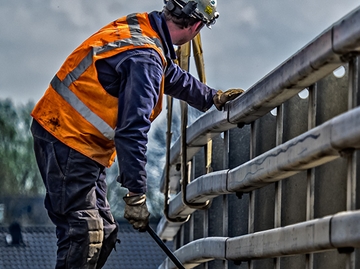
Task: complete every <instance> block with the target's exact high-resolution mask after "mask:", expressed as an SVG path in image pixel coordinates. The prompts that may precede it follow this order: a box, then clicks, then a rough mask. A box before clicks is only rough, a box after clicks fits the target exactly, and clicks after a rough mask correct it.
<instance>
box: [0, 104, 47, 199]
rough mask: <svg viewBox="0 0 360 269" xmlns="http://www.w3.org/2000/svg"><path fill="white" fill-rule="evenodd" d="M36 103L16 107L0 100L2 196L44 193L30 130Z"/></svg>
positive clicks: (0, 189) (0, 174) (0, 173)
mask: <svg viewBox="0 0 360 269" xmlns="http://www.w3.org/2000/svg"><path fill="white" fill-rule="evenodd" d="M33 107H34V103H33V102H28V103H27V104H25V105H20V106H17V107H15V105H14V104H13V102H12V101H11V100H10V99H5V100H0V184H1V188H0V195H1V196H5V195H6V196H8V195H26V196H36V195H39V194H43V193H44V192H45V188H44V187H43V183H42V179H41V176H40V173H39V172H38V168H37V165H36V162H35V156H34V151H33V140H32V136H31V133H30V124H31V116H30V112H31V110H32V109H33Z"/></svg>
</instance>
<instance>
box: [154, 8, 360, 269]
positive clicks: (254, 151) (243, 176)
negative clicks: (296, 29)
mask: <svg viewBox="0 0 360 269" xmlns="http://www.w3.org/2000/svg"><path fill="white" fill-rule="evenodd" d="M359 54H360V7H359V8H357V9H356V10H354V11H353V12H352V13H351V14H349V15H348V16H346V17H344V18H343V19H341V20H340V21H338V22H337V23H335V24H333V25H332V26H331V27H330V28H328V29H327V30H325V31H324V32H323V33H322V34H321V35H319V36H318V37H317V38H316V39H315V40H313V41H312V42H310V43H309V44H308V45H306V46H305V47H304V48H303V49H302V50H300V51H299V52H297V53H296V54H295V55H293V56H292V57H290V58H289V59H288V60H287V61H285V62H284V63H283V64H281V65H280V66H279V67H278V68H276V69H275V70H274V71H273V72H271V73H270V74H269V75H268V76H266V77H265V78H264V79H262V80H261V81H259V82H258V83H256V84H255V85H254V86H253V87H251V88H250V89H248V90H247V91H246V92H245V93H244V94H243V95H242V96H240V97H239V98H237V99H235V100H234V101H232V102H230V103H228V104H227V105H226V107H225V111H223V112H218V111H216V110H211V111H209V112H207V113H205V114H203V115H202V116H201V117H199V118H198V119H197V120H196V121H195V122H194V123H193V124H191V125H190V126H187V128H186V129H185V130H186V131H185V135H186V136H185V137H180V138H179V139H178V140H177V141H176V142H175V143H174V145H173V146H172V147H171V149H170V152H169V154H168V156H167V164H168V166H167V167H165V169H164V171H166V173H164V174H166V175H167V176H164V177H163V180H162V185H161V189H162V191H163V192H164V193H166V195H168V196H169V197H167V199H166V216H167V217H164V218H163V219H162V220H161V221H160V223H159V224H158V227H157V233H158V235H159V236H160V237H161V238H162V239H163V240H174V247H175V249H176V251H175V254H176V256H177V257H178V258H179V259H180V260H181V262H182V263H183V264H184V265H185V266H186V268H194V267H196V268H250V269H257V268H259V269H260V268H261V269H267V268H276V269H280V268H291V269H297V268H308V269H313V268H316V269H333V268H334V269H340V268H344V269H345V268H346V269H355V268H360V251H359V250H358V248H359V247H360V224H359V223H360V191H357V189H358V188H359V186H360V184H358V176H357V173H358V170H359V168H360V159H359V157H358V155H359V151H358V149H359V148H360V107H358V106H359V104H360V92H359V91H360V71H359V60H360V57H358V55H359ZM341 66H343V68H344V70H345V74H344V76H342V77H336V76H334V74H333V73H332V72H333V71H334V70H335V69H337V68H338V67H341ZM304 89H305V91H306V93H307V97H305V98H301V97H300V96H299V93H304ZM301 96H302V95H301ZM271 112H272V113H271ZM273 114H276V115H275V116H274V115H273ZM209 142H211V143H209ZM209 147H211V148H210V149H211V151H209ZM184 151H186V154H185V155H184ZM181 153H182V154H181ZM210 153H211V169H209V163H210V162H209V160H208V157H209V154H210ZM184 166H186V168H187V169H186V170H185V169H184ZM179 167H180V169H179ZM181 169H183V170H184V171H182V175H181V177H182V180H184V173H187V176H188V177H189V178H190V179H191V180H190V181H189V182H188V184H186V193H185V194H186V195H184V192H182V191H180V192H177V190H180V187H179V178H180V170H181ZM166 178H168V179H169V182H166V181H165V179H166ZM170 194H171V195H172V196H171V197H170ZM184 196H185V197H184ZM184 199H185V202H184ZM207 201H210V203H208V205H207V206H206V207H198V206H196V205H201V204H202V205H204V204H206V203H207ZM159 268H167V269H168V268H176V267H175V266H174V264H172V262H171V261H170V260H168V259H166V260H165V261H164V262H163V264H161V265H160V266H159Z"/></svg>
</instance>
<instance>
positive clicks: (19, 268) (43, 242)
mask: <svg viewBox="0 0 360 269" xmlns="http://www.w3.org/2000/svg"><path fill="white" fill-rule="evenodd" d="M21 229H22V231H21V234H22V240H20V241H19V243H18V244H12V243H11V237H10V236H9V235H10V231H9V227H1V226H0V268H4V269H5V268H6V269H15V268H16V269H42V268H44V269H45V268H46V269H49V268H54V267H55V260H56V249H57V247H56V236H55V227H54V226H46V227H22V228H21ZM118 238H120V240H121V243H120V244H117V247H116V251H113V252H112V253H111V255H110V257H109V259H108V261H107V262H106V264H105V266H104V267H103V268H104V269H121V268H122V269H147V268H149V269H154V268H157V267H158V266H159V265H160V264H161V263H162V262H163V260H164V259H165V257H166V254H165V253H164V252H163V250H162V249H161V248H160V247H159V246H158V245H157V243H156V242H155V241H154V240H153V239H152V238H151V236H150V235H149V234H148V233H140V232H138V231H136V230H134V229H133V228H132V227H131V226H130V225H128V224H120V226H119V236H118ZM167 245H168V247H169V248H172V243H171V242H168V243H167Z"/></svg>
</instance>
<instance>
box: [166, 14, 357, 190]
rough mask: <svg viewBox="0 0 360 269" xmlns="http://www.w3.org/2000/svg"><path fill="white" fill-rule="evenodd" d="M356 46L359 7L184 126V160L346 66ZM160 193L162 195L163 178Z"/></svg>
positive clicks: (174, 159) (176, 155)
mask: <svg viewBox="0 0 360 269" xmlns="http://www.w3.org/2000/svg"><path fill="white" fill-rule="evenodd" d="M359 44H360V7H359V8H357V9H355V10H354V11H353V12H352V13H351V14H349V15H348V16H346V17H344V18H343V19H341V20H339V21H338V22H336V23H334V24H333V25H332V26H331V27H329V28H328V29H327V30H325V31H324V32H323V33H322V34H320V35H319V36H318V37H317V38H316V39H315V40H313V41H311V42H310V43H309V44H308V45H306V46H305V47H304V48H303V49H301V50H300V51H298V52H297V53H296V54H294V55H293V56H292V57H290V58H289V59H288V60H286V61H285V62H284V63H283V64H281V65H280V66H279V67H277V68H276V69H275V70H273V72H271V73H270V74H269V75H268V76H266V77H265V78H263V79H262V80H260V81H259V82H258V83H256V84H255V85H254V86H252V87H251V88H250V89H248V90H247V91H246V92H245V93H244V94H243V95H241V96H240V97H238V98H237V99H235V100H233V101H231V102H229V103H228V104H227V105H226V106H225V111H223V112H219V111H217V110H211V111H209V112H207V113H205V114H203V115H202V116H200V117H199V118H198V119H197V120H196V121H195V122H194V123H193V124H192V125H190V126H188V127H187V132H186V133H187V134H186V137H187V141H186V143H187V145H188V148H187V158H188V160H191V158H192V157H193V156H194V155H195V154H196V153H197V152H198V151H199V150H200V149H201V147H202V146H204V145H205V144H206V143H207V142H208V141H209V140H211V139H212V138H214V137H216V136H218V135H219V134H220V133H221V132H223V131H227V130H229V129H231V128H234V127H236V126H237V124H240V125H241V124H249V123H251V122H253V121H254V120H256V119H258V118H260V117H262V116H263V115H265V114H266V113H268V112H269V111H271V110H272V109H274V108H275V107H277V106H279V105H280V104H282V103H283V102H284V101H286V100H288V99H290V98H291V97H293V96H294V95H296V94H297V93H299V92H300V91H302V90H303V89H304V88H306V87H309V86H310V85H311V84H313V83H314V82H316V81H318V80H320V79H322V78H324V77H325V76H327V75H328V74H329V73H330V72H332V71H333V70H335V69H336V68H338V67H339V66H341V65H343V64H344V63H347V62H348V61H349V60H350V58H351V57H353V56H354V55H356V54H358V53H360V46H359ZM180 142H181V141H180V139H177V140H176V141H175V143H174V145H173V146H172V148H171V152H170V165H172V166H173V165H176V164H178V163H180V151H181V145H180ZM163 175H164V174H163ZM175 180H177V179H175ZM170 184H171V183H170ZM160 189H161V191H162V192H164V177H163V178H162V180H161V185H160Z"/></svg>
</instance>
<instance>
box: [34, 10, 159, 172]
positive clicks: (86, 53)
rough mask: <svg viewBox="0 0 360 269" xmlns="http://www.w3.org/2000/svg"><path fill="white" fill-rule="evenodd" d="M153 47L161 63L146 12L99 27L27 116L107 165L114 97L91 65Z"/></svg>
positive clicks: (115, 105)
mask: <svg viewBox="0 0 360 269" xmlns="http://www.w3.org/2000/svg"><path fill="white" fill-rule="evenodd" d="M138 48H152V49H154V50H156V51H157V52H158V53H159V55H160V56H161V58H162V60H163V67H164V70H165V67H166V59H165V56H164V52H163V49H162V44H161V40H160V37H159V36H158V34H157V33H156V32H155V31H154V30H153V29H152V27H151V25H150V22H149V18H148V14H147V13H142V14H131V15H129V16H127V17H123V18H120V19H118V20H116V21H114V22H112V23H110V24H108V25H107V26H105V27H103V28H102V29H100V30H99V31H98V32H96V33H95V34H93V35H92V36H91V37H89V38H88V39H87V40H85V41H84V42H83V43H82V44H81V45H80V46H79V47H78V48H77V49H75V50H74V51H73V52H72V53H71V54H70V56H69V57H68V58H67V59H66V60H65V62H64V64H63V65H62V66H61V68H60V70H59V71H58V72H57V74H56V75H55V77H54V78H53V80H52V81H51V83H50V85H49V87H48V89H47V90H46V92H45V94H44V96H43V97H42V98H41V99H40V101H39V102H38V103H37V105H36V106H35V108H34V110H33V111H32V113H31V115H32V117H33V118H34V119H35V120H36V121H37V122H39V123H40V124H41V125H42V126H43V127H44V128H45V129H46V130H47V131H48V132H50V133H51V134H52V135H53V136H55V137H56V138H57V139H58V140H60V141H61V142H63V143H64V144H66V145H67V146H69V147H71V148H73V149H75V150H77V151H79V152H80V153H82V154H84V155H86V156H88V157H89V158H91V159H93V160H95V161H97V162H99V163H100V164H102V165H104V166H106V167H109V166H110V165H111V164H112V163H113V162H114V159H115V155H116V154H115V143H114V134H115V127H116V123H117V112H118V98H116V97H113V96H111V95H110V94H108V93H107V92H106V90H105V89H103V87H102V86H101V84H100V82H99V81H98V76H97V70H96V67H95V62H96V61H97V60H100V59H104V58H108V57H111V56H114V55H116V54H118V53H121V52H123V51H126V50H132V49H138ZM163 92H164V77H163V81H162V89H161V90H160V95H159V100H158V102H157V104H156V105H155V107H154V108H153V111H152V114H151V117H150V120H151V121H153V120H154V119H155V118H156V117H157V116H158V115H159V114H160V112H161V109H162V96H163Z"/></svg>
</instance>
